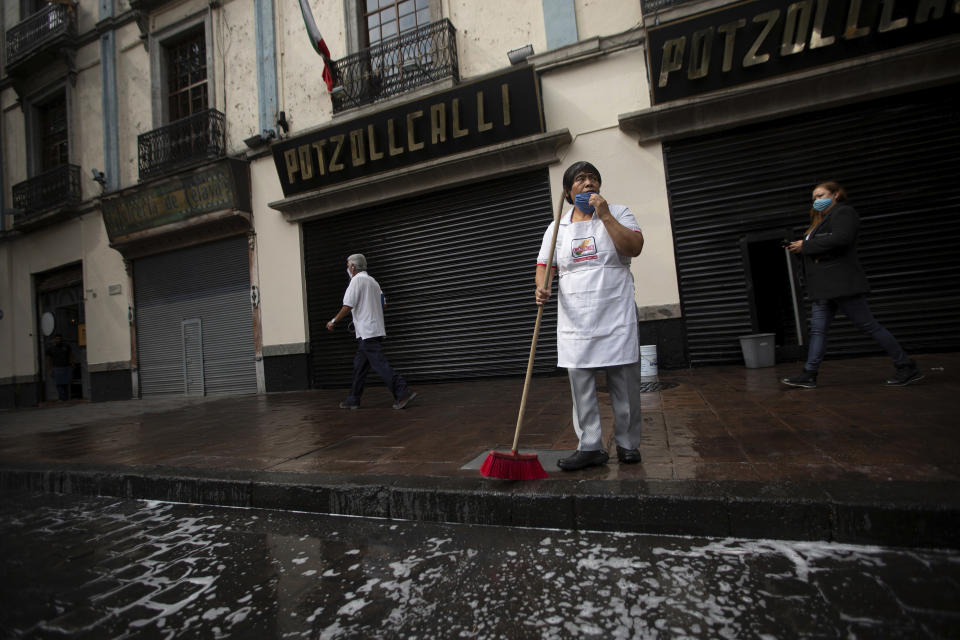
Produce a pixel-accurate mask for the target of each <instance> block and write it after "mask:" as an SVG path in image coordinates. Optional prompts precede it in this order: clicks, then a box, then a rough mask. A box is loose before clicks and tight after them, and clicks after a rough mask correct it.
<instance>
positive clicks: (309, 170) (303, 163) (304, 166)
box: [297, 144, 313, 180]
mask: <svg viewBox="0 0 960 640" xmlns="http://www.w3.org/2000/svg"><path fill="white" fill-rule="evenodd" d="M297 155H299V156H300V177H301V178H303V179H304V180H309V179H310V178H312V177H313V160H312V159H311V158H310V145H308V144H302V145H300V146H299V147H297Z"/></svg>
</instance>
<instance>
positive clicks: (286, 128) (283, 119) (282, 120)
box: [277, 111, 290, 133]
mask: <svg viewBox="0 0 960 640" xmlns="http://www.w3.org/2000/svg"><path fill="white" fill-rule="evenodd" d="M277 126H278V127H280V128H281V129H283V132H284V133H290V123H288V122H287V114H286V113H284V112H283V111H281V112H280V114H279V115H278V116H277Z"/></svg>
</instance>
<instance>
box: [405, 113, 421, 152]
mask: <svg viewBox="0 0 960 640" xmlns="http://www.w3.org/2000/svg"><path fill="white" fill-rule="evenodd" d="M422 117H423V110H419V111H412V112H410V113H408V114H407V149H408V150H410V151H419V150H420V149H423V144H424V143H422V142H417V139H416V137H415V136H414V134H415V133H416V130H415V127H414V124H413V121H414V120H416V119H417V118H422Z"/></svg>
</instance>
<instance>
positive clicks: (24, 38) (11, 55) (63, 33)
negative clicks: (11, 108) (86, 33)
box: [7, 4, 77, 76]
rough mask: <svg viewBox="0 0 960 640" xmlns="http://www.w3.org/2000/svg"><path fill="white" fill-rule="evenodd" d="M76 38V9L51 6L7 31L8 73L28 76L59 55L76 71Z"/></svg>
mask: <svg viewBox="0 0 960 640" xmlns="http://www.w3.org/2000/svg"><path fill="white" fill-rule="evenodd" d="M76 35H77V11H76V9H75V8H74V7H73V6H72V5H65V4H49V5H47V6H46V7H44V8H43V9H41V10H40V11H37V12H36V13H35V14H33V15H32V16H30V17H28V18H27V19H26V20H24V21H23V22H21V23H19V24H18V25H17V26H15V27H13V28H11V29H8V30H7V73H8V74H10V75H11V76H20V75H24V74H27V73H29V72H30V71H31V70H34V69H39V68H40V67H41V66H42V65H45V64H46V63H48V62H49V60H50V59H51V58H54V57H56V56H58V55H66V57H67V62H68V66H69V68H70V70H71V71H72V68H73V50H74V47H75V42H74V39H75V38H76Z"/></svg>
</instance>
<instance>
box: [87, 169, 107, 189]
mask: <svg viewBox="0 0 960 640" xmlns="http://www.w3.org/2000/svg"><path fill="white" fill-rule="evenodd" d="M91 172H92V173H93V181H94V182H96V183H97V184H99V185H100V190H101V191H105V190H106V189H107V175H106V174H105V173H104V172H103V171H100V170H99V169H97V168H93V169H91Z"/></svg>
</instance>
